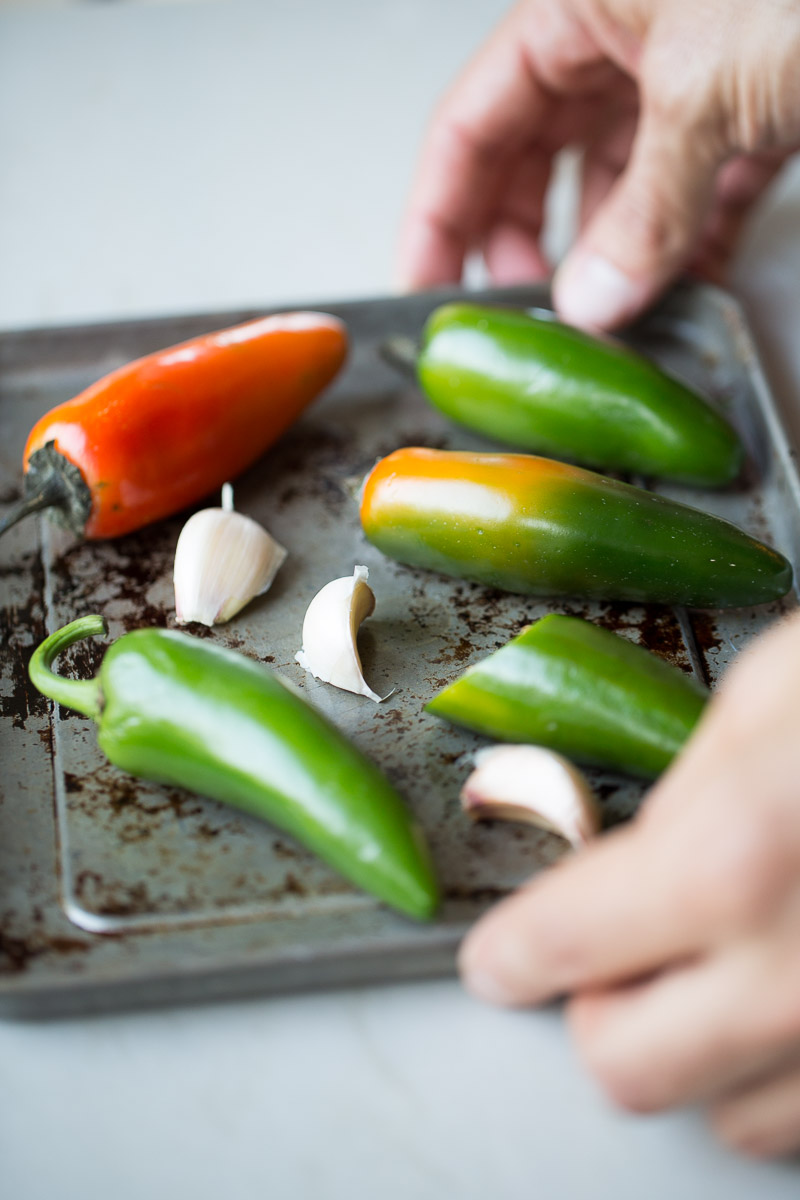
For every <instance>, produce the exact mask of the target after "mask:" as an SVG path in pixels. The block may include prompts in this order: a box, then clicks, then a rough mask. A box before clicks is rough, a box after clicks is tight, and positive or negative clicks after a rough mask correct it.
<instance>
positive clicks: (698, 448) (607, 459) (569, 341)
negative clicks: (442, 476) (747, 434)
mask: <svg viewBox="0 0 800 1200" xmlns="http://www.w3.org/2000/svg"><path fill="white" fill-rule="evenodd" d="M417 377H418V380H419V383H420V386H421V387H422V389H423V391H424V392H425V394H426V395H427V396H428V398H429V399H430V401H431V402H432V403H433V404H434V405H435V406H436V408H438V409H440V410H441V412H443V413H444V414H445V415H446V416H448V417H450V418H451V419H452V420H454V421H457V422H459V423H460V424H462V425H466V426H467V427H469V428H470V429H474V430H477V431H478V432H480V433H484V434H487V435H488V436H489V437H491V438H494V439H495V440H497V441H501V442H505V443H507V444H508V445H510V446H515V447H518V448H519V449H521V450H533V451H536V452H538V453H541V454H546V455H553V456H554V457H556V458H568V459H574V460H575V461H577V462H580V463H584V464H586V465H587V466H590V467H598V468H600V469H605V470H618V471H633V472H637V473H640V474H643V475H654V476H661V477H664V478H669V479H675V480H679V481H681V482H683V483H692V484H700V485H703V486H709V485H710V486H715V485H719V484H725V483H730V482H731V481H732V480H733V479H735V478H736V476H737V475H738V474H739V471H740V469H741V466H742V459H743V451H742V446H741V443H740V441H739V438H738V436H737V434H736V433H735V432H734V430H733V429H732V428H731V426H730V425H729V424H728V422H727V421H725V420H724V419H723V417H721V416H720V415H719V414H718V413H717V412H715V411H714V409H713V408H711V406H710V405H709V404H708V403H707V401H706V400H704V399H703V398H702V397H701V396H699V395H697V393H695V392H693V391H691V390H690V389H689V388H688V387H686V386H684V385H683V384H682V383H679V382H678V380H677V379H673V378H672V377H671V376H669V375H667V374H665V372H664V371H662V370H661V369H660V368H659V367H658V366H656V364H655V363H652V362H650V361H649V360H648V359H646V358H644V357H643V356H642V355H641V354H637V353H636V352H635V351H633V350H631V349H629V348H628V347H627V346H625V345H623V343H621V342H618V341H615V340H612V339H610V338H602V339H601V338H598V337H593V336H592V335H590V334H588V333H584V332H583V331H582V330H579V329H575V328H572V327H571V326H569V325H563V324H561V323H560V322H559V321H556V320H550V319H543V318H541V317H536V316H533V315H531V314H529V313H526V312H523V311H519V310H513V309H504V308H487V307H483V306H479V305H473V304H448V305H445V306H443V307H442V308H439V309H437V310H436V311H435V312H434V313H433V315H432V316H431V317H430V319H429V320H428V323H427V325H426V327H425V330H424V333H423V337H422V346H421V349H420V353H419V357H418V361H417Z"/></svg>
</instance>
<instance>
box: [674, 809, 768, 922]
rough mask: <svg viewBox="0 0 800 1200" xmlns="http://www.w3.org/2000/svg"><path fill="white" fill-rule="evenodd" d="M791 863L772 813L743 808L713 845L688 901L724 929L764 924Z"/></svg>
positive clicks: (689, 889)
mask: <svg viewBox="0 0 800 1200" xmlns="http://www.w3.org/2000/svg"><path fill="white" fill-rule="evenodd" d="M785 867H786V845H785V842H784V841H783V839H782V838H781V836H780V830H779V828H778V827H777V825H776V823H775V822H773V821H772V820H770V815H769V813H768V812H764V813H759V812H758V811H757V810H756V809H755V808H750V809H747V810H742V811H739V812H738V813H736V814H735V815H732V817H731V820H730V822H729V823H728V824H727V826H726V827H725V828H723V829H721V830H719V833H718V835H717V839H716V842H715V843H714V845H713V846H711V847H709V849H708V852H707V854H706V857H705V862H704V869H703V871H702V872H700V873H699V874H698V875H697V876H696V877H695V879H694V881H693V885H690V886H689V888H688V889H687V892H686V893H685V896H686V903H687V906H688V907H689V908H691V907H692V906H694V905H695V904H696V905H697V907H698V908H699V909H700V910H701V911H704V912H705V914H706V915H707V916H710V917H711V918H712V922H713V923H714V924H715V925H717V926H718V927H719V931H720V932H725V931H727V930H729V929H740V930H741V929H749V928H753V927H758V926H761V925H763V924H764V923H765V922H766V921H768V920H769V918H770V917H771V916H772V915H773V914H774V912H775V909H776V905H777V903H778V902H779V899H780V897H781V896H782V894H783V892H784V889H785V879H786V871H785ZM698 893H699V894H698Z"/></svg>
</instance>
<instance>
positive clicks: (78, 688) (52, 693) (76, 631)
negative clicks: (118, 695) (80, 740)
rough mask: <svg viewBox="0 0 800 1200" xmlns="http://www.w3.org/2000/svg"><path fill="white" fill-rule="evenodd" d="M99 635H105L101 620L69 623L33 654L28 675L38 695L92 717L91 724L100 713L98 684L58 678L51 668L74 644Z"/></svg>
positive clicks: (95, 616)
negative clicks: (62, 653) (38, 692)
mask: <svg viewBox="0 0 800 1200" xmlns="http://www.w3.org/2000/svg"><path fill="white" fill-rule="evenodd" d="M100 633H108V626H107V625H106V622H105V618H104V617H100V616H97V615H92V616H90V617H79V618H78V620H77V621H70V623H69V625H65V626H64V627H63V628H62V629H57V630H56V631H55V633H51V634H50V636H49V637H48V638H46V639H45V640H44V641H43V642H42V644H41V645H40V646H38V647H37V648H36V650H34V652H33V654H32V655H31V660H30V662H29V664H28V675H29V676H30V679H31V683H32V684H33V686H34V687H35V688H36V689H37V690H38V691H40V692H41V693H42V694H43V695H44V696H49V697H50V699H51V700H57V701H58V703H59V704H65V705H66V706H67V707H68V708H74V709H75V710H76V712H79V713H83V715H84V716H85V717H91V718H92V720H93V721H97V720H98V719H99V717H100V712H101V709H102V704H101V696H100V680H99V679H97V678H95V679H64V678H63V677H62V676H61V675H56V673H55V671H53V670H52V669H51V667H52V663H53V659H54V658H56V657H57V656H58V655H59V654H60V653H61V651H62V650H66V649H67V647H68V646H71V645H72V644H73V642H79V641H81V639H82V638H86V637H94V636H95V635H96V634H100Z"/></svg>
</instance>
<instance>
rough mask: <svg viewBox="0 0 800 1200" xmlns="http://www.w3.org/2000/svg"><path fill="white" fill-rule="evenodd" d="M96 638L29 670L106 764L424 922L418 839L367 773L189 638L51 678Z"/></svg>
mask: <svg viewBox="0 0 800 1200" xmlns="http://www.w3.org/2000/svg"><path fill="white" fill-rule="evenodd" d="M105 631H106V627H105V622H104V621H103V618H102V617H99V616H89V617H83V618H81V619H79V620H77V621H73V622H72V623H71V624H69V625H66V626H65V627H64V628H63V629H60V630H58V631H56V632H55V633H53V634H51V635H50V637H48V638H47V639H46V641H44V642H43V643H42V644H41V645H40V646H39V647H38V649H37V650H35V651H34V654H33V656H32V658H31V662H30V668H29V673H30V677H31V680H32V682H33V684H34V686H35V687H37V688H38V689H39V691H41V692H43V693H44V694H45V695H46V696H50V697H51V698H52V699H54V700H57V701H58V702H59V703H60V704H65V705H68V706H69V707H70V708H74V709H76V710H77V711H78V712H81V713H84V714H85V715H86V716H89V717H92V718H93V719H94V720H95V721H96V722H97V724H98V742H99V744H100V747H101V749H102V750H103V751H104V753H105V754H106V755H107V757H108V758H109V759H110V761H111V762H112V763H114V764H115V766H117V767H121V768H122V770H124V771H129V772H130V773H131V774H133V775H138V776H140V777H142V778H144V779H152V780H155V781H157V782H159V783H168V784H177V785H179V786H181V787H185V788H190V789H191V790H192V791H195V792H199V793H201V794H202V795H205V796H210V797H211V798H213V799H215V800H220V801H222V802H223V803H225V804H230V805H233V806H234V807H237V808H240V809H243V810H244V811H245V812H248V813H250V814H251V815H253V816H256V817H261V818H263V819H264V820H266V821H269V822H271V823H272V824H274V825H276V826H278V827H279V828H280V829H282V830H284V831H285V832H287V833H289V834H291V835H293V836H294V837H296V838H297V840H298V841H300V842H302V843H303V844H304V845H306V846H308V847H309V849H311V850H313V851H314V852H315V853H316V854H318V855H319V856H320V858H323V859H325V860H326V861H327V862H328V863H330V864H331V865H332V866H333V867H335V868H336V869H337V870H338V871H340V872H341V873H342V875H344V876H346V877H347V878H348V879H350V880H352V882H353V883H355V884H357V885H358V886H359V887H362V888H364V889H365V890H366V891H368V892H372V893H373V894H374V895H375V896H377V897H379V899H381V900H383V901H385V902H386V903H387V904H390V905H392V906H393V907H395V908H397V909H399V910H400V911H401V912H404V913H407V914H408V915H410V916H412V917H416V918H419V919H421V920H425V919H428V918H429V917H431V916H432V915H433V912H434V910H435V908H436V905H437V899H438V891H437V885H436V880H435V877H434V872H433V867H432V864H431V859H430V856H429V854H428V850H427V847H426V845H425V842H424V839H423V836H422V833H421V831H420V829H419V828H418V827H417V825H416V824H415V823H414V821H413V820H412V819H411V816H410V814H409V812H408V810H407V809H406V807H405V805H404V803H403V801H402V800H401V798H400V796H399V795H398V793H397V792H396V791H395V790H394V788H393V787H392V786H391V784H390V783H389V782H388V780H387V779H386V778H385V777H384V776H383V775H382V774H381V772H380V771H379V770H378V769H377V767H375V766H374V765H373V764H372V763H371V762H369V761H368V760H367V759H366V758H364V756H363V755H362V754H361V753H360V751H358V750H357V749H356V748H355V746H353V745H352V744H351V743H350V742H349V741H348V740H347V739H346V738H345V737H344V735H343V734H342V733H340V732H339V730H338V729H336V728H335V727H334V726H333V725H332V724H330V722H328V721H327V720H326V719H325V718H324V717H323V716H322V715H321V714H320V713H318V712H317V711H316V710H315V709H313V708H312V707H311V706H310V705H309V704H307V703H306V701H305V700H303V698H302V697H301V696H300V695H299V694H297V693H296V692H295V691H294V689H293V688H291V687H290V686H289V685H287V684H286V683H285V682H284V681H283V680H281V679H280V678H279V677H278V676H277V675H274V674H272V673H271V672H270V671H268V670H267V669H266V668H264V667H262V666H261V665H260V664H259V663H256V662H253V661H252V660H250V659H248V658H245V657H244V656H243V655H241V654H237V653H235V652H234V651H231V650H227V649H224V648H222V647H219V646H216V645H213V644H211V643H209V642H201V641H200V640H198V639H197V638H193V637H190V636H189V635H188V634H185V633H177V632H175V631H173V630H166V629H140V630H136V631H135V632H133V633H127V634H125V635H124V636H123V637H121V638H119V639H118V640H117V641H116V642H114V643H113V644H112V645H111V646H110V648H109V649H108V651H107V652H106V654H105V657H104V659H103V662H102V665H101V667H100V671H99V673H98V675H97V677H96V678H95V679H91V680H75V679H66V678H63V677H62V676H59V675H56V674H55V673H54V672H53V671H52V670H51V664H52V662H53V659H54V658H55V657H56V655H57V654H59V652H60V651H61V650H63V649H65V648H66V647H67V646H71V645H72V644H73V643H74V642H76V641H78V640H79V639H81V638H84V637H89V636H92V635H94V634H99V633H104V632H105Z"/></svg>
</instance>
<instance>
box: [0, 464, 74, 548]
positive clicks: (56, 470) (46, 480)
mask: <svg viewBox="0 0 800 1200" xmlns="http://www.w3.org/2000/svg"><path fill="white" fill-rule="evenodd" d="M44 508H47V509H50V513H51V516H52V517H53V519H54V520H55V521H57V522H58V524H59V525H63V526H65V528H67V529H69V530H71V531H72V532H73V533H77V534H81V533H83V530H84V527H85V525H86V522H87V521H88V519H89V514H90V513H91V511H92V493H91V491H90V489H89V485H88V484H87V482H86V480H85V479H84V476H83V472H82V471H81V470H80V468H79V467H76V466H75V464H74V463H73V462H70V460H69V459H68V458H66V457H65V456H64V455H63V454H62V453H61V452H60V451H59V450H56V444H55V442H54V441H53V442H47V443H46V444H45V445H44V446H41V447H40V448H39V449H38V450H34V451H33V453H32V454H31V456H30V458H29V459H28V466H27V470H26V472H25V495H24V496H23V498H22V500H20V501H19V503H18V504H15V505H14V507H13V508H12V509H11V510H10V511H9V512H7V513H6V515H5V516H4V517H3V519H2V521H0V534H3V533H5V531H6V530H7V529H10V528H11V526H12V525H16V523H17V521H21V520H22V518H23V517H27V516H28V515H29V514H30V513H35V512H40V511H41V510H42V509H44Z"/></svg>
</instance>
